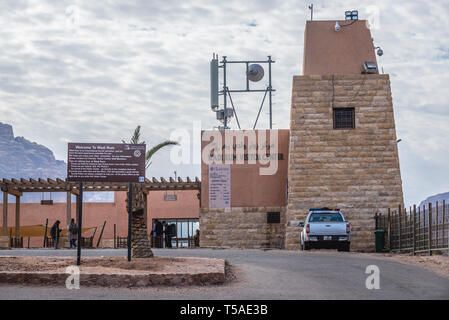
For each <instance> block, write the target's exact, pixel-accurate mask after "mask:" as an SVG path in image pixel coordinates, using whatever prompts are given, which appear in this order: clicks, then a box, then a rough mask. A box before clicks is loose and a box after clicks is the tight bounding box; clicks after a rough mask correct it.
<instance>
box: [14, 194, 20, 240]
mask: <svg viewBox="0 0 449 320" xmlns="http://www.w3.org/2000/svg"><path fill="white" fill-rule="evenodd" d="M15 238H16V239H18V238H20V196H16V230H15Z"/></svg>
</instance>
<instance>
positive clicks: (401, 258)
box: [381, 253, 449, 278]
mask: <svg viewBox="0 0 449 320" xmlns="http://www.w3.org/2000/svg"><path fill="white" fill-rule="evenodd" d="M381 255H382V256H383V257H386V258H388V259H392V260H395V261H398V262H401V263H405V264H413V265H417V266H421V267H424V268H426V269H428V270H430V271H433V272H435V273H437V274H439V275H441V276H443V277H446V278H449V256H447V255H432V256H424V255H422V256H413V255H407V254H399V253H396V254H392V253H383V254H381Z"/></svg>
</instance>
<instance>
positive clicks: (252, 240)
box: [200, 207, 285, 249]
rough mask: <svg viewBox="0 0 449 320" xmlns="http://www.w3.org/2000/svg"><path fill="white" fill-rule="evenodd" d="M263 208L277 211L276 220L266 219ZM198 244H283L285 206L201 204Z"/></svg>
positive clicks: (272, 246) (238, 245)
mask: <svg viewBox="0 0 449 320" xmlns="http://www.w3.org/2000/svg"><path fill="white" fill-rule="evenodd" d="M267 212H280V223H276V224H274V223H267ZM200 226H201V232H200V247H233V248H252V249H258V248H283V242H284V234H285V207H233V208H227V209H211V208H203V209H201V214H200Z"/></svg>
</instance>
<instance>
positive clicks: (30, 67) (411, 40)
mask: <svg viewBox="0 0 449 320" xmlns="http://www.w3.org/2000/svg"><path fill="white" fill-rule="evenodd" d="M310 2H312V1H310ZM310 2H306V1H298V0H296V1H293V0H278V1H276V0H269V1H268V0H266V1H265V0H264V1H262V0H253V1H251V0H247V1H242V0H239V1H231V0H228V1H220V2H219V1H202V0H195V1H175V0H165V1H149V0H147V1H144V0H140V1H137V0H135V1H124V0H122V1H118V0H117V1H114V0H105V1H82V0H72V1H44V0H35V1H31V0H30V1H23V0H11V1H9V0H1V1H0V48H1V49H0V122H4V123H9V124H11V125H13V127H14V132H15V135H16V136H24V137H26V138H27V139H29V140H32V141H36V142H38V143H40V144H43V145H45V146H47V147H49V148H50V149H51V150H53V151H54V153H55V155H56V158H57V159H61V160H65V159H66V157H67V142H69V141H71V142H120V141H121V140H122V139H124V138H128V137H129V136H130V135H131V133H132V131H133V129H134V128H135V127H136V125H137V124H140V125H142V133H143V138H144V139H145V140H146V141H147V143H149V144H150V145H152V144H156V143H158V142H160V141H162V140H164V139H167V138H169V137H170V134H171V132H172V131H173V130H174V129H177V128H181V129H186V130H191V128H192V123H193V121H201V126H202V128H203V129H211V128H213V127H214V126H217V121H216V120H215V115H214V114H213V113H212V112H211V111H210V107H209V61H210V59H211V57H212V53H214V52H216V53H218V54H219V55H220V57H221V56H222V55H226V56H228V59H235V60H237V59H266V57H267V55H271V56H272V57H273V59H274V60H276V63H275V65H274V66H273V87H274V88H275V89H276V90H277V92H276V95H275V96H274V98H273V99H274V100H273V101H274V103H275V104H274V107H273V110H274V115H273V117H274V127H275V128H288V127H289V109H290V99H291V82H292V76H293V75H300V74H301V72H302V70H301V69H302V67H301V66H302V51H303V40H304V39H303V32H304V26H305V21H306V20H307V19H309V17H310V12H309V10H308V4H310ZM313 3H314V8H315V10H314V19H315V20H334V19H342V18H343V16H344V11H345V10H350V9H358V10H359V13H360V14H359V15H360V18H361V19H367V18H368V16H371V17H373V14H374V15H376V12H377V13H378V15H377V16H376V17H375V22H376V25H375V28H374V29H372V35H373V37H374V41H375V44H376V45H379V46H381V47H382V49H383V51H384V55H383V56H382V57H381V58H379V60H378V62H379V64H380V66H381V67H383V69H384V72H385V73H389V74H390V76H391V84H392V90H393V102H394V107H395V119H396V126H397V135H398V138H401V139H402V142H400V143H399V153H400V165H401V171H402V179H403V187H404V194H405V202H406V204H407V205H408V204H412V203H417V202H419V201H421V200H422V199H424V198H425V197H427V196H428V195H431V194H435V193H440V192H446V191H449V169H448V166H447V164H448V159H449V141H448V138H449V108H448V102H447V101H448V99H447V92H448V90H447V87H448V83H449V3H448V1H447V0H434V1H431V2H428V1H409V0H398V1H347V0H345V1H324V0H320V1H313ZM373 6H375V7H373ZM373 12H374V13H373ZM232 72H233V73H234V74H236V75H237V74H239V70H233V71H232ZM236 79H238V77H236ZM239 84H240V82H239V81H238V80H235V82H231V85H235V86H238V85H239ZM261 85H262V86H263V85H266V83H263V81H262V84H261ZM261 99H262V96H259V95H257V94H252V95H247V96H246V97H243V96H240V97H238V96H235V97H234V102H235V104H236V107H237V111H238V116H239V120H240V122H241V124H242V127H243V128H250V127H252V124H253V122H254V119H255V117H256V115H257V109H258V106H259V104H260V101H261ZM266 112H267V109H265V110H263V112H262V114H261V120H260V121H259V126H258V127H260V128H267V125H268V121H267V120H268V115H267V114H266ZM233 124H234V123H231V125H233ZM234 125H235V124H234ZM198 138H199V137H198ZM198 138H196V139H198ZM169 154H170V152H169V150H167V151H164V152H162V153H160V154H159V155H157V156H155V157H154V160H153V164H152V166H151V168H150V171H149V172H147V176H157V177H160V176H165V177H167V176H170V175H173V171H174V170H176V171H177V173H178V175H180V176H182V177H185V176H199V175H200V168H199V166H198V165H193V164H192V165H181V166H175V165H174V164H171V163H170V161H169Z"/></svg>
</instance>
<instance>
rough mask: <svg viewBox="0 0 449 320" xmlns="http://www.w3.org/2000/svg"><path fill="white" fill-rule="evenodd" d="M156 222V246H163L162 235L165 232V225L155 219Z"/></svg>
mask: <svg viewBox="0 0 449 320" xmlns="http://www.w3.org/2000/svg"><path fill="white" fill-rule="evenodd" d="M155 224H156V228H155V229H156V230H155V231H156V248H162V236H163V234H164V227H163V226H162V223H161V222H160V221H159V220H157V219H156V220H155Z"/></svg>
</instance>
